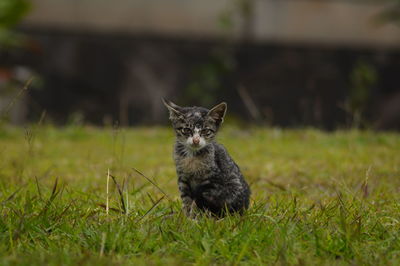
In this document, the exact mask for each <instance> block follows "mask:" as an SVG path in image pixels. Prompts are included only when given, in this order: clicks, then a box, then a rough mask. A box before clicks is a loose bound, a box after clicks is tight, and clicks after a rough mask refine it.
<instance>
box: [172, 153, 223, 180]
mask: <svg viewBox="0 0 400 266" xmlns="http://www.w3.org/2000/svg"><path fill="white" fill-rule="evenodd" d="M175 163H176V168H177V171H178V172H179V173H181V174H184V175H186V176H188V177H189V176H191V177H192V178H201V177H203V176H204V175H205V174H207V173H209V172H210V171H212V169H213V167H214V165H215V163H214V162H213V160H212V158H208V157H203V156H188V157H179V158H176V159H175Z"/></svg>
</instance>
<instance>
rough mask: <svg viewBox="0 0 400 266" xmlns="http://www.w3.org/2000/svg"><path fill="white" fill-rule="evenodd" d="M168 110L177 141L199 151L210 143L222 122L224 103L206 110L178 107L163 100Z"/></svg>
mask: <svg viewBox="0 0 400 266" xmlns="http://www.w3.org/2000/svg"><path fill="white" fill-rule="evenodd" d="M163 102H164V104H165V106H166V107H167V108H168V110H169V118H170V120H171V122H172V127H173V128H174V130H175V133H176V138H177V140H178V141H179V142H180V143H182V144H184V145H185V146H186V147H187V148H189V149H190V150H193V151H197V150H200V149H201V148H204V147H205V146H207V144H209V143H210V142H212V140H213V139H214V137H215V135H216V134H217V131H218V128H219V126H220V125H221V123H222V122H223V120H224V116H225V113H226V107H227V106H226V103H224V102H223V103H220V104H218V105H216V106H215V107H213V108H211V110H208V109H206V108H203V107H180V106H178V105H176V104H174V103H173V102H170V101H167V100H163Z"/></svg>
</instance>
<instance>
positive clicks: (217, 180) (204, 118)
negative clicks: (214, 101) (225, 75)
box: [163, 99, 250, 216]
mask: <svg viewBox="0 0 400 266" xmlns="http://www.w3.org/2000/svg"><path fill="white" fill-rule="evenodd" d="M163 102H164V104H165V106H166V107H167V108H168V110H169V115H170V116H169V118H170V120H171V122H172V127H173V128H174V130H175V133H176V143H175V148H174V160H175V165H176V172H177V175H178V186H179V191H180V194H181V198H182V201H183V208H184V211H185V213H186V214H187V215H188V216H193V214H194V209H197V208H198V209H200V210H203V211H208V212H211V213H212V214H213V215H216V216H223V215H224V214H225V211H226V210H227V211H229V212H231V213H232V212H239V213H242V212H243V210H244V209H247V208H248V207H249V197H250V188H249V186H248V184H247V183H246V181H245V180H244V178H243V175H242V174H241V172H240V169H239V167H238V166H237V164H236V163H235V162H234V161H233V160H232V158H231V157H230V156H229V154H228V152H227V151H226V150H225V148H224V147H223V146H222V145H221V144H218V143H216V142H215V140H214V139H215V136H216V134H217V132H218V129H219V127H220V125H221V123H222V122H223V119H224V116H225V113H226V108H227V105H226V103H224V102H223V103H220V104H218V105H217V106H215V107H214V108H212V109H211V110H208V109H206V108H203V107H180V106H178V105H176V104H174V103H172V102H170V101H167V100H164V99H163Z"/></svg>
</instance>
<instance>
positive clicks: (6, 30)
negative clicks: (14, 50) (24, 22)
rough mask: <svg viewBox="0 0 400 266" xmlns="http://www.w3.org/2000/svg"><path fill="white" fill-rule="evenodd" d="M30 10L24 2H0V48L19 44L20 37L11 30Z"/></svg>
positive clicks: (19, 0)
mask: <svg viewBox="0 0 400 266" xmlns="http://www.w3.org/2000/svg"><path fill="white" fill-rule="evenodd" d="M29 9H30V3H29V2H28V1H26V0H1V1H0V48H1V47H3V46H16V45H18V44H19V43H20V42H21V38H22V37H21V36H20V35H19V34H17V33H14V32H13V31H12V30H11V29H12V27H13V26H15V25H16V24H17V23H18V22H19V21H20V20H21V19H22V18H23V16H24V15H26V14H27V12H28V11H29Z"/></svg>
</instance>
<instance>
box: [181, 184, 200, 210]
mask: <svg viewBox="0 0 400 266" xmlns="http://www.w3.org/2000/svg"><path fill="white" fill-rule="evenodd" d="M178 186H179V191H180V193H181V199H182V205H183V211H184V213H185V214H186V216H188V217H194V212H195V209H196V207H197V206H196V203H195V202H194V200H193V198H192V190H191V188H190V185H189V184H188V183H187V182H185V181H184V180H182V179H181V178H180V179H179V180H178Z"/></svg>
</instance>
